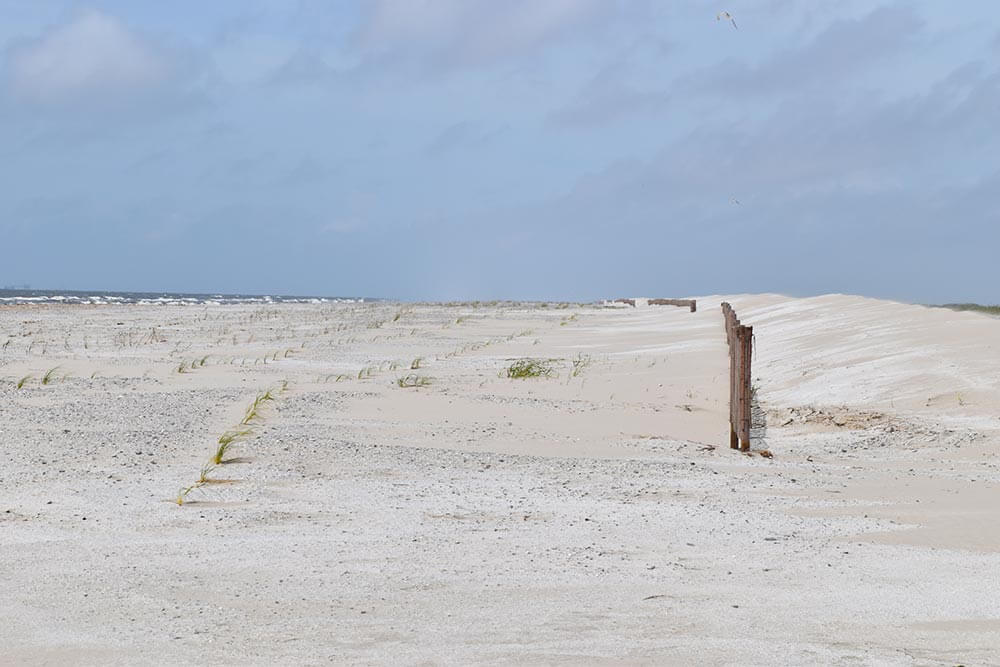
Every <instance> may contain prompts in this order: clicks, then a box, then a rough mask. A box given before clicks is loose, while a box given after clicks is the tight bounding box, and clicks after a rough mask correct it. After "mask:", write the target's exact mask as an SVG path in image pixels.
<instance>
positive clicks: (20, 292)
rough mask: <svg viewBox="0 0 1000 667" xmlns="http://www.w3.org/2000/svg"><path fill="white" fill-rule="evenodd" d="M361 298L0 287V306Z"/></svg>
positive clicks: (346, 300)
mask: <svg viewBox="0 0 1000 667" xmlns="http://www.w3.org/2000/svg"><path fill="white" fill-rule="evenodd" d="M377 300H378V299H371V298H365V297H340V296H288V295H277V294H187V293H183V292H101V291H73V290H35V289H0V305H7V304H66V303H71V304H72V303H76V304H95V305H104V304H132V303H135V304H150V305H157V304H163V305H197V304H206V303H221V304H241V303H363V302H368V301H377Z"/></svg>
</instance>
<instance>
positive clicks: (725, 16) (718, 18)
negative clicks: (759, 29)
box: [715, 12, 740, 30]
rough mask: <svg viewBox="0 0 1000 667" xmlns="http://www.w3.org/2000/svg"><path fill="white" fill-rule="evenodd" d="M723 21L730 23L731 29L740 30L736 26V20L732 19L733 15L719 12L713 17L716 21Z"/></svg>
mask: <svg viewBox="0 0 1000 667" xmlns="http://www.w3.org/2000/svg"><path fill="white" fill-rule="evenodd" d="M723 19H725V20H727V21H729V22H730V23H732V24H733V27H734V28H736V29H737V30H739V29H740V27H739V26H738V25H736V19H734V18H733V15H732V14H730V13H729V12H719V13H718V14H716V15H715V20H716V21H721V20H723Z"/></svg>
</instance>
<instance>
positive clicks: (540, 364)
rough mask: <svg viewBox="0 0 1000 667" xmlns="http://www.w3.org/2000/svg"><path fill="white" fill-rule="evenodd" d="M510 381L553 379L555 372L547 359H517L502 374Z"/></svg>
mask: <svg viewBox="0 0 1000 667" xmlns="http://www.w3.org/2000/svg"><path fill="white" fill-rule="evenodd" d="M503 375H506V377H507V378H509V379H512V380H520V379H525V378H539V377H554V376H555V375H556V371H555V369H554V368H552V361H551V360H548V359H518V360H517V361H515V362H514V363H512V364H511V365H510V366H508V367H507V369H506V371H505V373H504V374H501V376H503Z"/></svg>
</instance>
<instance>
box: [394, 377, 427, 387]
mask: <svg viewBox="0 0 1000 667" xmlns="http://www.w3.org/2000/svg"><path fill="white" fill-rule="evenodd" d="M430 384H431V379H430V378H429V377H427V376H426V375H417V374H415V373H410V374H409V375H405V376H403V377H401V378H398V379H397V380H396V385H397V386H399V387H402V388H404V389H409V388H411V387H426V386H428V385H430Z"/></svg>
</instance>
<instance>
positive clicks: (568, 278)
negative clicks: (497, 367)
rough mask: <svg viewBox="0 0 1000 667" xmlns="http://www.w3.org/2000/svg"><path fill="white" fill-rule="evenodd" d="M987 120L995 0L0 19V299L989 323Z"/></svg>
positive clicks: (305, 4) (180, 5) (59, 5)
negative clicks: (981, 306) (361, 300)
mask: <svg viewBox="0 0 1000 667" xmlns="http://www.w3.org/2000/svg"><path fill="white" fill-rule="evenodd" d="M721 10H727V11H729V12H730V13H731V15H732V16H733V18H734V19H735V21H736V25H737V26H738V28H737V27H734V26H733V25H732V24H731V23H727V22H725V21H718V20H716V16H717V14H718V12H719V11H721ZM998 119H1000V3H996V2H994V1H993V0H982V1H979V2H974V1H972V0H969V1H965V2H961V3H944V2H939V1H937V0H925V1H923V2H920V1H910V2H896V3H878V2H855V1H852V0H836V1H826V0H816V1H815V2H805V1H800V0H734V1H733V2H730V3H728V4H724V5H720V4H719V3H717V2H712V3H709V2H701V1H699V0H689V1H685V2H680V1H676V2H663V1H660V2H653V1H648V2H645V1H642V0H632V1H629V2H615V1H614V0H506V1H505V2H496V1H495V0H370V1H367V2H359V3H354V2H347V1H344V2H327V1H325V0H324V1H319V0H298V1H295V0H267V1H265V0H213V1H212V2H204V1H203V0H198V1H195V0H174V1H172V2H161V3H136V2H130V1H126V0H117V1H105V2H101V1H94V2H89V3H79V2H63V1H56V0H31V1H30V2H29V1H15V0H0V158H2V159H0V232H2V236H0V239H2V241H0V284H5V283H30V284H32V285H33V286H35V287H45V288H64V289H73V288H79V289H112V290H150V291H159V290H164V291H196V292H217V291H224V292H253V293H260V292H264V293H283V294H327V295H369V296H384V297H395V298H403V299H459V298H481V299H488V298H561V299H580V300H584V299H593V298H599V297H605V296H612V297H613V296H620V295H623V294H642V295H650V296H671V295H678V296H679V295H687V294H707V293H716V292H726V293H732V292H763V291H772V292H782V293H787V294H793V295H809V294H819V293H826V292H847V293H858V294H865V295H870V296H877V297H887V298H895V299H901V300H907V301H917V302H943V301H967V300H968V301H980V302H990V303H995V302H998V301H1000V263H998V261H997V247H998V246H1000V243H998V242H1000V132H998V131H997V121H998Z"/></svg>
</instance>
